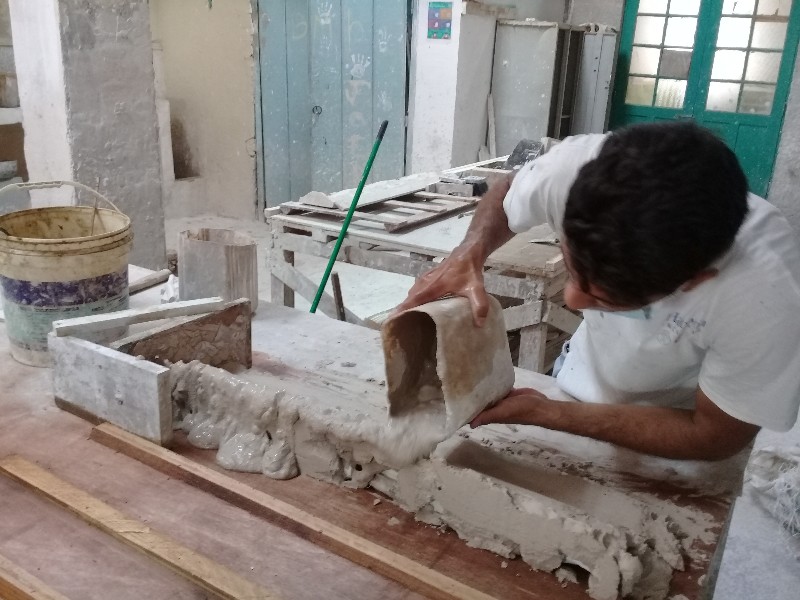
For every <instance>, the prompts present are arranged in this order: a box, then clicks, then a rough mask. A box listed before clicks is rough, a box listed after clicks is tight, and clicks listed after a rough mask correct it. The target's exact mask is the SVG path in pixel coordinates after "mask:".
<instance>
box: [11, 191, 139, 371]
mask: <svg viewBox="0 0 800 600" xmlns="http://www.w3.org/2000/svg"><path fill="white" fill-rule="evenodd" d="M132 241H133V235H132V233H131V226H130V219H129V218H128V217H127V216H126V215H124V214H122V213H121V212H118V211H114V210H108V209H101V208H93V207H87V206H56V207H48V208H36V209H30V210H23V211H18V212H13V213H9V214H6V215H3V216H0V288H2V294H3V310H4V312H5V325H6V332H7V334H8V339H9V342H10V346H11V355H12V356H13V357H14V359H15V360H17V361H18V362H21V363H24V364H28V365H34V366H48V365H49V364H50V359H49V356H48V353H47V335H48V333H49V332H50V331H51V329H52V324H53V321H56V320H59V319H70V318H73V317H82V316H89V315H96V314H102V313H108V312H113V311H117V310H122V309H125V308H127V307H128V257H129V255H130V250H131V245H132ZM124 333H125V328H121V329H120V328H117V330H114V331H105V332H103V334H102V336H101V337H96V338H94V339H95V341H110V340H112V339H115V338H118V337H121V336H122V335H124Z"/></svg>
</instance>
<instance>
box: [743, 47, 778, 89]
mask: <svg viewBox="0 0 800 600" xmlns="http://www.w3.org/2000/svg"><path fill="white" fill-rule="evenodd" d="M780 66H781V55H780V53H779V52H751V53H750V58H748V59H747V73H745V79H747V80H748V81H763V82H768V83H777V81H778V69H780Z"/></svg>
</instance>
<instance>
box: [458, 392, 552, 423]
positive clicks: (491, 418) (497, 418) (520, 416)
mask: <svg viewBox="0 0 800 600" xmlns="http://www.w3.org/2000/svg"><path fill="white" fill-rule="evenodd" d="M541 400H547V396H545V395H544V394H542V393H541V392H539V391H537V390H534V389H532V388H519V389H514V390H511V392H510V393H509V394H508V396H506V397H505V398H503V399H502V400H500V401H499V402H498V403H497V404H495V405H494V406H490V407H489V408H487V409H485V410H484V411H483V412H481V413H480V414H478V416H476V417H475V418H474V419H472V421H471V422H470V424H469V425H470V427H472V428H473V429H474V428H475V427H480V426H481V425H489V424H490V423H510V424H523V425H524V424H527V423H530V422H531V421H532V420H533V419H534V417H535V413H536V409H537V406H538V405H539V402H540V401H541Z"/></svg>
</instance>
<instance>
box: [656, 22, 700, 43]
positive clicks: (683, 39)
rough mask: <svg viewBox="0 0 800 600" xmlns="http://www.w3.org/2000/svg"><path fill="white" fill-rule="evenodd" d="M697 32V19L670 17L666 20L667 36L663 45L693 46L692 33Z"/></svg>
mask: <svg viewBox="0 0 800 600" xmlns="http://www.w3.org/2000/svg"><path fill="white" fill-rule="evenodd" d="M696 30H697V19H695V18H694V17H670V18H669V19H667V35H666V37H665V38H664V44H665V45H667V46H683V47H684V48H691V47H692V46H694V32H695V31H696Z"/></svg>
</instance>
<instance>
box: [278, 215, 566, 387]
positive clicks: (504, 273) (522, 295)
mask: <svg viewBox="0 0 800 600" xmlns="http://www.w3.org/2000/svg"><path fill="white" fill-rule="evenodd" d="M471 220H472V214H471V213H462V214H460V215H456V216H451V217H449V218H446V219H443V220H440V221H437V222H434V223H431V224H428V225H424V226H421V227H418V228H416V229H413V230H410V231H407V232H397V233H388V232H386V231H384V230H383V228H382V227H381V226H380V224H376V223H373V222H369V221H363V220H358V219H355V220H354V221H353V222H352V223H351V225H350V228H349V229H348V233H347V237H346V238H345V240H344V243H343V245H342V250H341V251H340V253H339V256H338V260H339V261H341V262H346V263H350V264H354V265H358V266H361V267H366V268H369V269H377V270H381V271H387V272H391V273H399V274H401V275H408V276H411V277H419V276H420V275H422V274H424V273H425V272H427V271H429V270H430V269H432V268H433V267H435V266H436V265H437V264H439V263H440V262H441V261H442V260H443V259H444V258H446V257H447V256H449V255H450V253H451V252H452V251H453V249H454V248H455V247H456V246H457V245H458V244H459V243H460V242H461V240H462V239H463V238H464V235H465V234H466V231H467V228H468V227H469V224H470V222H471ZM267 223H268V224H269V226H270V227H271V229H272V245H271V249H270V253H269V257H268V259H267V265H268V269H269V272H270V276H271V286H272V287H271V294H272V296H271V299H272V302H275V303H279V304H283V305H284V306H294V294H295V293H298V294H300V295H301V296H303V297H304V298H306V299H308V300H309V301H310V300H311V299H312V298H313V297H314V294H315V292H316V287H317V285H318V282H313V281H311V280H310V279H308V278H307V277H306V276H305V275H303V274H302V273H301V272H300V271H299V270H298V269H296V268H295V267H294V261H295V253H300V254H307V255H311V256H317V257H322V258H329V257H330V253H331V252H332V249H333V245H334V243H335V241H336V237H337V236H338V234H339V230H340V229H341V220H340V219H337V218H334V217H328V216H325V215H319V214H300V215H284V214H281V213H280V211H279V210H275V211H272V212H270V213H269V214H268V216H267ZM550 239H553V233H552V230H551V229H550V228H549V227H548V226H546V225H545V226H541V227H536V228H534V229H531V230H530V231H528V232H526V233H523V234H519V235H517V236H515V237H514V238H513V239H512V240H511V241H509V242H508V243H507V244H506V245H505V246H503V247H502V248H500V249H499V250H497V251H496V252H495V253H494V254H492V255H491V256H490V257H489V259H488V260H487V262H486V270H485V274H484V278H485V281H486V289H487V291H488V292H489V293H491V294H494V295H495V296H498V297H500V298H501V301H502V302H504V306H506V307H507V308H506V309H505V311H504V317H505V321H506V328H507V330H508V331H510V332H511V331H519V337H520V343H519V361H518V366H520V367H522V368H526V369H530V370H533V371H538V372H545V371H546V370H547V369H548V368H549V367H550V366H551V365H552V361H553V360H554V358H555V357H556V356H557V355H558V352H559V351H560V345H561V342H562V341H563V339H565V337H566V335H569V334H572V333H573V332H574V331H575V329H576V328H577V326H578V324H579V323H580V317H578V316H576V315H574V314H573V313H571V312H569V311H567V310H566V309H564V308H563V307H562V304H561V296H562V293H563V289H564V284H565V282H566V278H567V274H566V270H565V269H564V265H563V259H562V257H561V250H560V248H559V247H558V246H557V245H554V244H550V243H532V240H550ZM320 310H321V311H322V312H323V313H325V314H327V315H329V316H334V315H335V314H336V313H335V305H334V302H333V298H332V297H330V296H328V295H325V296H324V297H323V300H322V302H321V304H320ZM346 314H347V320H348V321H350V322H351V323H356V324H366V323H365V322H364V320H362V319H361V318H359V317H358V316H356V315H355V314H353V313H352V312H350V311H347V312H346ZM558 332H566V333H565V335H561V336H559V335H558ZM548 336H549V337H550V341H551V343H550V345H549V347H548ZM548 350H549V352H548Z"/></svg>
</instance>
